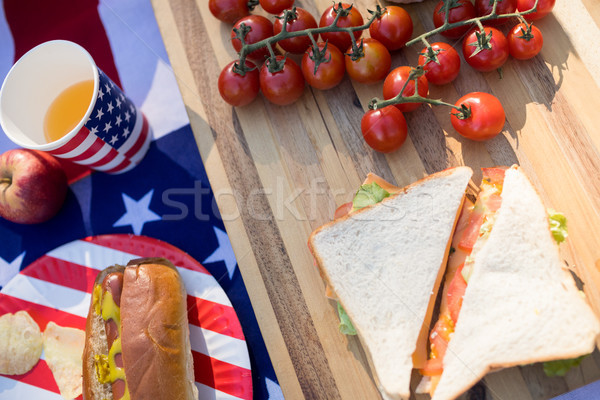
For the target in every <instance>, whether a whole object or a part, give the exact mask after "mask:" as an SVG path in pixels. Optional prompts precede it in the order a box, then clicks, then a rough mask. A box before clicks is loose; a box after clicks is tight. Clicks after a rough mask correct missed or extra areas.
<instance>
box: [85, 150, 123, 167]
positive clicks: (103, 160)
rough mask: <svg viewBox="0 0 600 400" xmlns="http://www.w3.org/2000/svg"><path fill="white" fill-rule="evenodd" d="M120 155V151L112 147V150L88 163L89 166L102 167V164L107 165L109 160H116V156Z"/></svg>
mask: <svg viewBox="0 0 600 400" xmlns="http://www.w3.org/2000/svg"><path fill="white" fill-rule="evenodd" d="M118 155H119V152H118V151H117V150H115V149H114V148H112V147H111V148H110V151H109V152H108V154H107V155H105V156H104V157H102V158H101V159H100V160H98V161H96V162H95V163H92V164H88V167H90V168H96V167H100V166H102V165H106V164H108V163H109V162H111V161H112V160H114V159H115V157H117V156H118Z"/></svg>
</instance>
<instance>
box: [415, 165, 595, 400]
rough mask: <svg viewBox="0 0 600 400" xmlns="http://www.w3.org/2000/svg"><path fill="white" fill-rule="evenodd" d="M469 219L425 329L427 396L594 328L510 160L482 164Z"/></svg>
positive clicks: (564, 354) (556, 347)
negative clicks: (441, 304)
mask: <svg viewBox="0 0 600 400" xmlns="http://www.w3.org/2000/svg"><path fill="white" fill-rule="evenodd" d="M470 225H471V226H470V227H468V228H466V229H465V232H464V233H462V240H461V241H460V242H462V243H460V244H459V245H458V246H459V248H457V252H456V254H457V256H460V253H461V252H463V253H464V252H465V249H466V252H467V253H466V254H467V256H466V257H465V254H462V257H463V260H464V263H463V264H461V265H460V268H458V273H455V275H454V277H452V276H448V275H447V276H446V281H450V284H448V286H449V287H450V286H451V288H450V289H449V291H448V293H453V294H454V296H455V298H454V299H453V298H452V296H451V297H450V298H449V299H447V300H448V301H447V303H448V304H450V306H449V311H446V310H448V308H446V310H442V311H441V312H440V319H439V320H438V323H436V325H435V327H434V329H433V331H432V334H431V335H430V338H431V346H432V350H433V351H432V354H431V355H433V359H432V360H430V361H429V362H428V367H427V368H425V373H426V375H433V376H430V377H429V378H426V381H429V383H430V385H429V390H428V391H429V392H430V393H431V392H432V400H448V399H454V398H456V397H458V396H459V395H460V394H461V393H463V392H464V391H466V390H467V389H469V388H470V387H471V386H472V385H473V384H475V383H476V382H477V381H479V380H480V379H481V378H483V376H484V375H485V374H486V373H488V372H490V371H493V370H497V369H500V368H505V367H511V366H517V365H524V364H530V363H534V362H542V361H550V360H557V359H569V358H574V357H578V356H581V355H585V354H588V353H591V352H592V351H593V350H594V347H595V340H596V337H597V336H598V334H599V333H600V324H599V322H598V319H597V317H596V315H595V314H594V313H593V311H592V310H591V308H590V307H589V305H588V304H587V302H586V300H585V298H584V296H583V294H582V293H581V292H580V291H579V290H578V289H577V287H576V285H575V282H574V280H573V277H572V276H571V274H570V273H569V272H568V271H567V270H566V269H565V268H564V265H563V262H562V261H561V258H560V256H559V252H558V245H557V242H556V240H555V238H554V236H553V233H552V232H551V230H550V223H549V219H548V213H547V210H546V208H545V207H544V205H543V203H542V201H541V199H540V198H539V196H538V194H537V192H536V190H535V188H534V187H533V186H532V184H531V183H530V181H529V180H528V179H527V177H526V176H525V174H524V173H523V172H522V170H521V169H520V168H519V167H517V166H513V167H511V168H508V169H506V170H499V169H490V170H487V171H486V170H484V182H483V184H482V190H481V193H480V195H479V197H478V199H477V202H476V203H475V206H474V208H473V212H472V214H471V218H470ZM453 256H454V254H453ZM455 264H456V263H455ZM452 282H453V283H452ZM453 284H454V286H452V285H453ZM457 287H458V289H457ZM463 293H464V295H463ZM444 318H450V321H449V322H444ZM439 324H441V326H442V327H440V325H439ZM443 326H445V327H446V328H444V327H443ZM450 331H451V332H450ZM444 335H445V336H446V337H443V336H444ZM442 339H443V340H442ZM446 339H447V340H448V342H447V344H444V340H446ZM446 345H447V347H446ZM436 346H437V348H436ZM444 353H445V354H444ZM436 358H438V359H437V360H436ZM436 370H437V371H436ZM431 383H433V384H432V385H431Z"/></svg>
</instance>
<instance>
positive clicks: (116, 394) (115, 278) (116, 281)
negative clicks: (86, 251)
mask: <svg viewBox="0 0 600 400" xmlns="http://www.w3.org/2000/svg"><path fill="white" fill-rule="evenodd" d="M122 292H123V273H122V272H112V273H110V274H108V275H107V276H106V277H105V278H104V280H103V281H102V294H103V296H104V294H105V293H110V295H111V296H112V298H113V301H114V302H115V304H116V305H117V307H119V308H120V307H121V293H122ZM119 324H120V321H115V320H113V319H112V318H109V319H107V320H106V321H105V322H104V326H105V329H106V341H107V344H108V348H109V349H110V348H111V347H112V345H113V343H114V341H115V340H116V339H117V338H118V337H119ZM115 365H116V366H117V367H119V368H123V356H122V354H121V353H117V354H116V355H115ZM111 387H112V391H113V399H115V400H118V399H120V398H122V397H123V395H124V394H125V381H123V380H122V379H117V380H115V381H114V382H112V383H111Z"/></svg>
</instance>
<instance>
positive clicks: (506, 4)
mask: <svg viewBox="0 0 600 400" xmlns="http://www.w3.org/2000/svg"><path fill="white" fill-rule="evenodd" d="M493 7H494V1H493V0H475V10H476V11H477V15H478V16H480V17H483V16H484V15H488V14H490V13H491V12H492V8H493ZM516 10H517V0H498V5H497V6H496V14H498V15H500V14H511V13H514V12H515V11H516ZM506 22H508V18H497V19H488V20H485V21H484V23H485V24H486V25H491V26H498V25H502V24H504V23H506Z"/></svg>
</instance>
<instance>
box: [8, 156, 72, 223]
mask: <svg viewBox="0 0 600 400" xmlns="http://www.w3.org/2000/svg"><path fill="white" fill-rule="evenodd" d="M67 188H68V184H67V177H66V175H65V171H64V170H63V169H62V167H61V165H60V163H59V162H58V160H56V159H55V158H54V157H52V156H51V155H50V154H47V153H44V152H41V151H37V150H28V149H14V150H8V151H7V152H5V153H3V154H2V155H0V216H2V217H4V218H6V219H7V220H9V221H12V222H17V223H20V224H37V223H40V222H44V221H47V220H49V219H50V218H52V217H53V216H54V215H56V213H57V212H58V210H60V208H61V207H62V205H63V203H64V201H65V197H66V195H67Z"/></svg>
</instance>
